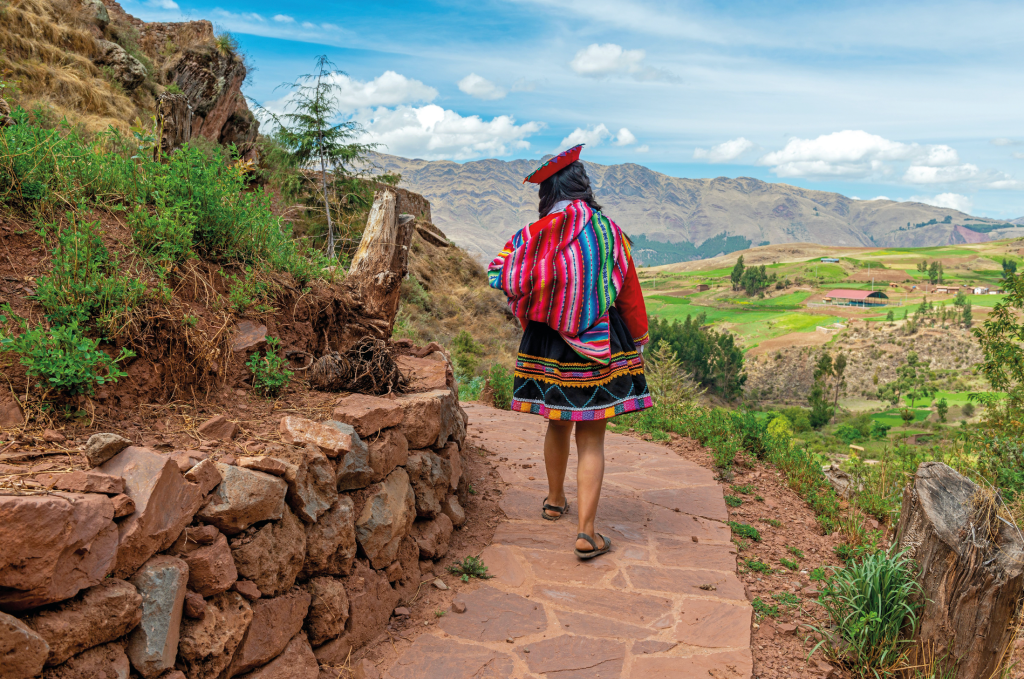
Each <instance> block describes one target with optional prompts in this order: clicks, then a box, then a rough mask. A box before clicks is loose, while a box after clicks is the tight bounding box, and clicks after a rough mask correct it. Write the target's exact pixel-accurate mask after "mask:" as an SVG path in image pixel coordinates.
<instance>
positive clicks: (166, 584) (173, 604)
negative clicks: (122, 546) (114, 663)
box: [126, 554, 189, 679]
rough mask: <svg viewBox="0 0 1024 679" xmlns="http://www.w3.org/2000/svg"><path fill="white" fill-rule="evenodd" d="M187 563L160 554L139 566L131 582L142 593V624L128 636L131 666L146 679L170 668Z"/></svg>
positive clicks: (127, 649)
mask: <svg viewBox="0 0 1024 679" xmlns="http://www.w3.org/2000/svg"><path fill="white" fill-rule="evenodd" d="M188 578H189V572H188V566H187V565H186V564H185V562H184V561H182V560H181V559H176V558H174V557H173V556H167V555H165V554H161V555H159V556H154V557H153V558H152V559H150V560H149V561H147V562H146V563H145V564H143V565H142V568H140V569H139V571H138V572H137V573H136V574H135V575H133V576H132V580H131V582H132V584H133V585H135V587H136V588H138V590H139V593H140V594H142V624H140V625H139V626H138V627H137V628H136V629H135V630H134V631H133V632H132V633H131V635H129V637H128V646H127V648H126V651H127V653H128V658H129V659H130V660H131V663H132V667H134V668H135V671H136V672H138V673H139V674H141V675H142V676H143V677H146V679H149V678H150V677H155V676H157V675H158V674H160V673H161V672H163V671H164V670H168V669H170V668H172V667H174V657H175V655H176V654H177V652H178V633H179V629H180V627H181V613H182V608H183V606H184V602H185V587H186V585H187V583H188Z"/></svg>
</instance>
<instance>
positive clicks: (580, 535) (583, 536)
mask: <svg viewBox="0 0 1024 679" xmlns="http://www.w3.org/2000/svg"><path fill="white" fill-rule="evenodd" d="M602 537H603V536H602ZM576 539H577V540H586V541H587V542H589V543H590V546H591V547H593V548H594V551H595V552H596V551H597V541H596V540H595V539H594V538H592V537H590V536H589V535H587V534H586V533H577V534H576Z"/></svg>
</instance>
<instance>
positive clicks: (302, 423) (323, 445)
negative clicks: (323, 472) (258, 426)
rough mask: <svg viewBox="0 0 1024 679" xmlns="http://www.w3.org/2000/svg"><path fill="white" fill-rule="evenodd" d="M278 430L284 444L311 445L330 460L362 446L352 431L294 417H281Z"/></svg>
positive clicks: (326, 423) (357, 436)
mask: <svg viewBox="0 0 1024 679" xmlns="http://www.w3.org/2000/svg"><path fill="white" fill-rule="evenodd" d="M339 424H340V423H339ZM280 429H281V440H283V441H284V442H285V443H291V444H293V445H306V444H312V445H314V446H316V447H317V448H319V449H320V450H322V451H323V453H324V455H326V456H327V457H331V458H334V457H339V456H341V455H346V454H347V453H349V452H351V451H352V450H354V449H356V448H359V447H360V446H361V445H362V442H361V441H360V439H359V435H358V434H356V433H355V430H354V429H352V430H351V432H348V431H346V430H345V428H343V427H333V426H331V425H330V422H324V423H323V424H321V423H320V422H314V421H312V420H307V419H305V418H303V417H296V416H295V415H285V416H284V417H282V418H281V427H280ZM350 429H351V428H350Z"/></svg>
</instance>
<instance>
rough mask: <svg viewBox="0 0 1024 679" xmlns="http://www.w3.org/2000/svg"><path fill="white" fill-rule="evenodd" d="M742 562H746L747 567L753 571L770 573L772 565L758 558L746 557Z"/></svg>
mask: <svg viewBox="0 0 1024 679" xmlns="http://www.w3.org/2000/svg"><path fill="white" fill-rule="evenodd" d="M744 563H746V564H747V568H749V569H750V570H752V571H754V572H755V573H771V572H772V567H771V566H769V565H768V564H766V563H765V562H763V561H761V560H760V559H746V560H744Z"/></svg>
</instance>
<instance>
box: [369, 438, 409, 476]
mask: <svg viewBox="0 0 1024 679" xmlns="http://www.w3.org/2000/svg"><path fill="white" fill-rule="evenodd" d="M369 449H370V457H369V463H370V468H371V469H373V477H372V480H373V482H374V483H376V482H377V481H383V480H384V478H385V477H386V476H387V475H388V474H390V473H391V472H393V471H394V470H395V467H404V466H405V463H406V461H407V460H408V459H409V442H408V441H406V439H405V434H403V433H402V432H401V431H399V430H398V429H386V430H384V431H383V432H381V433H380V435H379V436H377V437H376V438H375V439H374V440H372V441H370V444H369Z"/></svg>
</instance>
